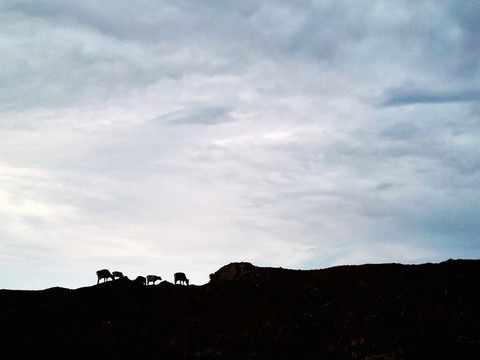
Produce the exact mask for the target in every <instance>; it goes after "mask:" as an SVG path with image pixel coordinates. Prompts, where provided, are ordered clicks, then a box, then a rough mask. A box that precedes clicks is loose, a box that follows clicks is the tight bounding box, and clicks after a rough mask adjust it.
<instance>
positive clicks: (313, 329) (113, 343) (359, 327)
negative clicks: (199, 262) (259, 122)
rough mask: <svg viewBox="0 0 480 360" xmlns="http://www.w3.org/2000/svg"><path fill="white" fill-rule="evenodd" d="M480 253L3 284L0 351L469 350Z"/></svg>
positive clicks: (162, 354)
mask: <svg viewBox="0 0 480 360" xmlns="http://www.w3.org/2000/svg"><path fill="white" fill-rule="evenodd" d="M478 274H480V260H449V261H446V262H443V263H440V264H422V265H401V264H378V265H361V266H340V267H334V268H328V269H323V270H310V271H300V270H286V269H282V268H260V267H255V266H253V265H251V264H249V263H234V264H230V265H226V266H224V267H222V268H221V269H220V270H218V271H217V272H216V273H215V274H212V279H211V281H210V282H209V283H208V284H206V285H203V286H189V287H186V286H182V285H173V284H171V283H168V282H165V281H164V282H162V283H160V284H158V285H154V286H143V285H139V284H138V283H135V282H133V281H130V280H129V279H127V278H123V279H121V280H116V281H109V282H106V283H102V284H99V285H94V286H91V287H85V288H80V289H76V290H69V289H63V288H52V289H47V290H42V291H14V290H1V291H0V324H1V328H2V334H3V335H2V338H1V339H2V351H3V352H4V353H5V354H8V353H12V354H15V357H20V358H24V357H26V356H27V355H29V354H32V352H33V354H34V355H36V356H50V358H62V359H65V358H82V359H84V358H127V357H132V356H133V357H134V358H143V359H160V358H162V359H167V358H173V359H184V358H187V359H188V358H205V359H207V358H208V359H209V358H222V359H249V358H257V359H370V360H373V359H418V358H425V359H451V358H455V359H473V358H479V356H480V310H479V309H480V307H479V304H480V286H479V279H478Z"/></svg>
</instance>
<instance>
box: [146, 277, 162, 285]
mask: <svg viewBox="0 0 480 360" xmlns="http://www.w3.org/2000/svg"><path fill="white" fill-rule="evenodd" d="M157 280H158V281H161V280H162V278H161V277H160V276H157V275H147V285H148V284H150V283H152V284H153V285H155V281H157Z"/></svg>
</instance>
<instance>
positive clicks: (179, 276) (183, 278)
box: [173, 272, 190, 286]
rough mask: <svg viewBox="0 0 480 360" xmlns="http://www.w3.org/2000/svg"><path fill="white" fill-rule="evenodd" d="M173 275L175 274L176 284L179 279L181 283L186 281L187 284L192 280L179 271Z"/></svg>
mask: <svg viewBox="0 0 480 360" xmlns="http://www.w3.org/2000/svg"><path fill="white" fill-rule="evenodd" d="M173 276H174V278H175V284H176V283H177V281H178V282H180V284H183V283H185V284H187V286H188V283H189V281H190V280H189V279H187V277H186V276H185V274H184V273H182V272H178V273H175V274H174V275H173Z"/></svg>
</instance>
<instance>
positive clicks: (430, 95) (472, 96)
mask: <svg viewBox="0 0 480 360" xmlns="http://www.w3.org/2000/svg"><path fill="white" fill-rule="evenodd" d="M384 98H385V99H384V100H383V102H382V103H381V105H382V106H400V105H412V104H443V103H451V102H477V101H480V89H474V88H469V89H461V90H450V91H441V90H430V89H419V88H416V87H413V86H401V87H397V88H391V89H388V90H387V91H386V92H385V95H384Z"/></svg>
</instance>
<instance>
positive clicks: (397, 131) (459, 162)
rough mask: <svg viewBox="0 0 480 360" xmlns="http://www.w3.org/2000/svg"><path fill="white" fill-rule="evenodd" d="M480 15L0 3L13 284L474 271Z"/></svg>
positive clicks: (1, 123) (222, 4) (5, 193)
mask: <svg viewBox="0 0 480 360" xmlns="http://www.w3.org/2000/svg"><path fill="white" fill-rule="evenodd" d="M479 19H480V2H478V1H477V0H471V1H458V0H451V1H438V0H434V1H417V0H415V1H413V0H412V1H394V2H392V1H339V0H334V1H323V0H320V1H280V0H275V1H273V0H272V1H264V0H262V1H258V0H252V1H225V0H218V1H213V0H211V1H154V0H150V1H148V0H143V1H131V0H129V1H126V0H125V1H123V0H115V1H113V0H111V1H97V0H91V1H86V0H78V1H63V0H42V1H38V0H30V1H28V0H25V1H23V0H16V1H8V0H3V1H0V54H1V56H0V288H17V289H44V288H48V287H53V286H62V287H68V288H77V287H81V286H89V285H92V284H94V283H96V281H97V278H96V275H95V271H96V270H98V269H102V268H108V269H110V270H112V271H113V270H119V271H123V272H124V274H126V275H127V276H129V278H135V277H136V276H137V275H148V274H157V275H160V276H162V277H163V278H164V279H165V280H168V281H173V273H174V272H176V271H184V272H186V273H187V276H188V277H189V278H190V279H191V282H193V283H195V284H204V283H206V282H208V275H209V274H210V273H213V272H214V271H216V270H218V269H219V268H220V267H221V266H223V265H226V264H228V263H230V262H233V261H248V262H251V263H253V264H255V265H259V266H274V267H278V266H281V267H285V268H295V269H318V268H325V267H330V266H334V265H340V264H362V263H383V262H401V263H423V262H440V261H444V260H446V259H448V258H479V257H480V237H479V234H480V155H479V154H480V22H479Z"/></svg>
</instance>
